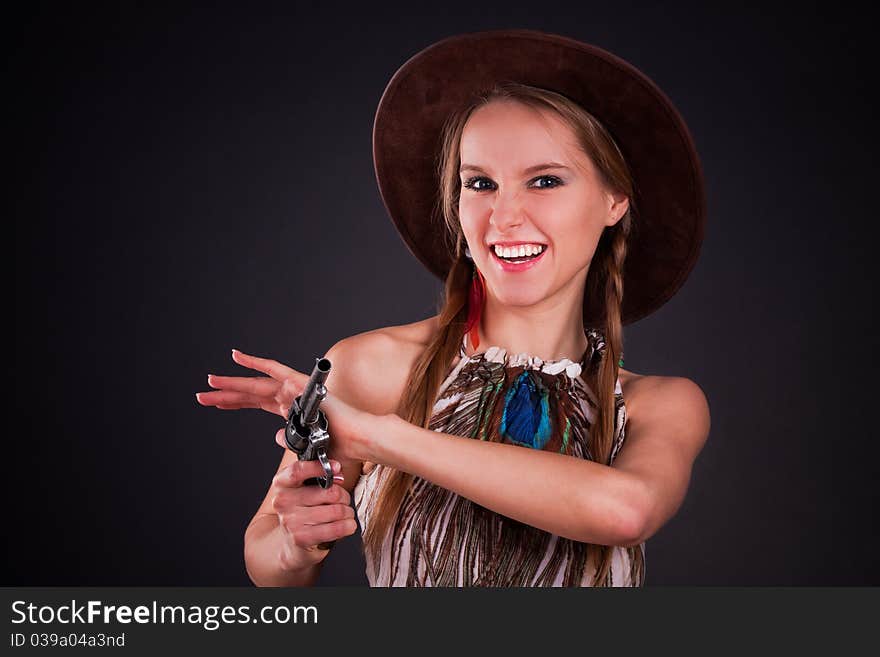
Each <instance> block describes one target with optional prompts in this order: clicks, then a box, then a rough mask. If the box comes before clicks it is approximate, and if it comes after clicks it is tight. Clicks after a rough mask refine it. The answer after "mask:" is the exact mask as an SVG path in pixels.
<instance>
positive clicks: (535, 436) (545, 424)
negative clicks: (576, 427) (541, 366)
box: [500, 370, 552, 449]
mask: <svg viewBox="0 0 880 657" xmlns="http://www.w3.org/2000/svg"><path fill="white" fill-rule="evenodd" d="M549 394H550V391H549V390H548V389H547V388H546V387H545V386H544V385H542V384H541V383H540V381H538V382H537V383H536V381H535V380H534V379H533V378H532V376H531V375H530V374H529V372H528V370H524V371H523V372H522V373H521V374H520V375H519V376H518V377H517V378H516V380H515V381H514V382H513V385H512V386H510V389H509V390H508V391H507V394H506V395H505V397H504V411H503V412H502V414H501V426H500V431H501V435H502V436H505V437H507V438H509V439H510V441H511V442H513V443H515V444H517V445H522V446H524V447H532V448H534V449H543V448H544V445H546V444H547V441H548V440H550V434H551V431H552V427H551V423H550V402H549Z"/></svg>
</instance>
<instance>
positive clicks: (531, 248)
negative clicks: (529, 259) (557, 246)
mask: <svg viewBox="0 0 880 657" xmlns="http://www.w3.org/2000/svg"><path fill="white" fill-rule="evenodd" d="M493 248H494V249H495V255H497V256H498V257H500V258H524V257H526V256H532V255H538V254H540V253H541V252H543V251H544V249H545V248H546V247H544V246H543V245H542V244H520V245H518V246H514V247H509V246H500V245H498V244H496V245H495V246H494V247H493Z"/></svg>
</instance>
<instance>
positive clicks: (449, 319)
mask: <svg viewBox="0 0 880 657" xmlns="http://www.w3.org/2000/svg"><path fill="white" fill-rule="evenodd" d="M498 100H507V101H515V102H519V103H522V104H523V105H525V106H527V107H531V108H535V109H542V110H550V111H552V112H555V113H556V115H557V116H559V117H560V118H561V119H562V120H563V121H565V122H566V124H567V125H569V126H570V127H571V129H572V130H573V132H574V133H575V135H576V136H577V138H578V141H579V144H580V146H581V148H582V149H583V150H584V152H585V153H586V154H587V155H588V156H589V157H590V159H591V160H592V162H593V164H594V165H595V167H596V170H597V172H598V174H599V176H600V179H601V181H602V183H603V184H604V185H605V187H606V188H607V189H609V190H611V191H614V192H619V193H623V194H625V195H626V196H627V197H628V198H629V200H630V204H629V209H628V210H627V212H626V213H625V214H624V216H623V217H621V219H620V220H619V221H618V222H617V223H616V224H615V225H613V226H609V227H607V228H606V229H605V231H604V232H603V234H602V237H601V238H600V240H599V244H598V245H597V248H596V253H595V255H594V256H593V260H592V263H591V266H590V268H589V273H588V275H587V282H586V290H585V295H587V294H592V296H590V297H586V298H593V299H601V298H603V297H604V310H605V312H604V313H601V314H600V315H599V316H600V320H599V322H600V326H598V327H597V328H600V329H601V330H602V331H603V333H604V336H605V350H604V356H603V357H602V359H601V362H600V364H599V366H598V368H596V369H595V371H594V372H592V373H591V372H589V371H588V368H584V371H583V372H582V373H581V377H582V378H583V380H584V382H585V383H586V384H587V385H588V386H591V387H592V390H594V391H596V398H597V400H598V404H597V406H598V407H597V409H596V420H595V422H594V425H593V426H592V427H591V428H590V454H592V455H593V458H594V459H595V460H596V462H598V463H603V464H605V465H610V457H611V450H612V447H613V445H612V442H613V438H614V430H615V394H614V393H615V384H616V381H617V376H618V359H619V357H620V355H621V354H622V353H623V329H622V324H621V319H620V312H621V304H622V302H623V263H624V259H625V257H626V242H627V236H628V235H629V232H630V229H631V225H632V221H633V220H632V214H633V212H634V205H633V195H634V188H633V182H632V177H631V175H630V173H629V169H628V167H627V165H626V162H625V161H624V158H623V155H622V154H621V152H620V150H619V149H618V148H617V145H616V144H615V143H614V140H613V139H612V138H611V136H610V135H609V134H608V132H607V131H606V130H605V128H604V127H603V126H602V125H601V124H600V123H599V122H598V120H596V119H595V118H594V117H593V116H592V115H591V114H589V113H588V112H587V111H586V110H584V109H583V108H582V107H581V106H580V105H578V104H577V103H575V102H573V101H571V100H569V99H568V98H566V97H564V96H562V95H560V94H557V93H555V92H552V91H548V90H545V89H539V88H536V87H531V86H528V85H524V84H519V83H513V82H504V83H499V84H497V85H495V86H494V87H493V88H492V89H490V90H489V91H487V92H486V93H484V94H482V95H481V96H479V97H477V98H476V99H475V101H474V102H473V103H472V104H470V105H468V106H467V107H465V108H463V109H462V110H460V111H459V112H456V113H455V114H453V115H452V116H450V117H449V119H448V120H447V121H446V124H445V126H444V130H443V135H442V146H441V150H440V153H439V158H438V162H437V173H438V175H439V180H440V199H439V204H438V207H437V214H439V215H441V217H442V220H443V221H444V222H445V225H446V228H447V231H446V238H447V240H448V241H447V248H449V250H450V252H451V253H453V254H454V255H453V264H452V267H451V269H450V270H449V273H448V275H447V276H446V282H445V290H444V294H443V296H442V297H441V299H440V302H439V304H438V305H439V322H438V324H439V330H438V331H437V333H436V334H435V335H434V336H433V338H432V339H431V341H430V342H429V344H428V346H427V347H426V348H425V350H424V352H423V353H422V354H421V356H420V357H419V358H418V359H417V360H416V362H415V365H414V366H413V369H412V372H411V373H410V377H409V380H408V383H407V385H406V388H405V392H404V395H403V397H402V399H401V401H400V406H399V407H398V411H397V414H398V415H399V416H400V417H401V418H403V419H405V420H407V421H409V422H411V423H412V424H415V425H418V426H422V427H426V428H427V426H428V423H429V421H430V419H431V414H432V409H433V405H434V401H435V398H436V395H437V393H438V391H439V388H440V385H441V384H442V383H443V381H444V379H445V377H446V376H447V375H448V373H449V368H450V367H451V365H452V362H453V360H454V358H455V357H456V356H458V350H459V346H460V345H461V343H462V339H463V337H464V330H465V321H466V319H467V311H468V308H467V299H468V292H469V289H470V284H471V278H472V272H473V265H472V264H471V262H470V261H469V260H467V259H466V258H465V257H464V246H465V244H464V237H463V233H462V230H461V225H460V222H459V217H458V201H459V194H460V193H461V185H460V181H459V171H458V169H459V166H460V143H461V135H462V132H463V130H464V126H465V124H466V123H467V120H468V118H469V117H470V116H471V114H472V113H473V112H474V111H475V110H476V109H478V108H479V107H481V106H484V105H486V104H488V103H490V102H492V101H498ZM603 289H604V294H603V292H602V291H603ZM592 310H597V309H592ZM591 378H593V380H592V381H591V380H590V379H591ZM412 482H413V475H411V474H408V473H405V472H402V471H399V470H394V471H391V472H389V473H388V476H387V477H386V478H385V480H384V485H383V486H382V488H381V490H380V491H379V493H378V496H377V498H376V501H375V506H374V507H373V511H372V513H371V516H370V523H369V525H368V527H367V528H366V531H365V533H364V549H365V551H369V552H370V554H371V556H372V557H373V558H374V560H375V561H376V562H380V556H381V554H380V553H381V547H382V542H383V539H384V537H385V535H386V533H387V532H388V531H389V530H390V529H391V527H392V525H393V523H394V522H395V520H396V517H397V514H398V511H399V509H400V507H401V504H402V502H403V500H404V499H405V497H406V495H407V494H408V492H409V490H410V487H411V485H412ZM631 554H632V555H633V557H634V559H635V560H636V561H637V563H634V564H633V565H632V569H633V570H634V571H636V570H637V569H638V570H641V568H642V562H641V560H642V555H641V550H638V549H636V550H633V551H631ZM611 556H612V550H611V549H610V547H609V546H603V545H593V544H589V545H588V546H587V557H588V562H589V561H590V559H591V558H592V562H593V563H595V564H596V573H595V576H594V578H593V581H594V584H595V585H598V586H605V585H607V583H608V581H609V574H610V567H611Z"/></svg>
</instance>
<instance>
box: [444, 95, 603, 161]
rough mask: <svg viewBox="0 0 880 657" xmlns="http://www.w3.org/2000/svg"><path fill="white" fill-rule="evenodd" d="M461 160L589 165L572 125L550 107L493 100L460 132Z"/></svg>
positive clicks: (477, 112) (473, 116)
mask: <svg viewBox="0 0 880 657" xmlns="http://www.w3.org/2000/svg"><path fill="white" fill-rule="evenodd" d="M461 161H462V162H468V163H472V164H477V165H479V166H489V167H499V168H500V167H505V168H507V167H510V168H511V169H512V170H521V169H523V168H525V167H528V166H530V165H533V164H536V163H538V162H550V161H556V162H561V163H562V164H567V165H569V166H580V167H584V166H587V167H588V166H589V158H587V156H586V154H585V153H584V152H583V150H582V149H581V147H580V144H579V143H578V141H577V137H576V136H575V134H574V132H573V131H572V129H571V128H570V127H569V126H568V124H567V123H565V122H564V121H563V120H562V119H561V118H560V117H559V116H557V115H556V114H555V113H554V112H552V111H550V110H543V109H538V108H533V107H528V106H525V105H523V104H522V103H517V102H511V101H493V102H491V103H489V104H487V105H484V106H482V107H480V108H479V109H477V110H475V111H474V112H473V113H472V114H471V116H470V117H469V118H468V121H467V123H466V124H465V126H464V130H463V131H462V135H461Z"/></svg>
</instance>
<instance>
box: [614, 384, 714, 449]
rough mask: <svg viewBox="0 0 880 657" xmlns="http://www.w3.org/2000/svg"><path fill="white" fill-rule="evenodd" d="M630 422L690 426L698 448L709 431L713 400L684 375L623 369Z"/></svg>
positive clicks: (690, 431) (625, 400)
mask: <svg viewBox="0 0 880 657" xmlns="http://www.w3.org/2000/svg"><path fill="white" fill-rule="evenodd" d="M620 385H621V388H622V390H623V398H624V402H625V404H626V415H627V424H628V425H633V426H644V425H652V424H662V425H664V426H680V427H682V428H687V429H688V431H687V432H686V433H687V434H688V435H692V436H695V440H696V442H698V443H700V444H699V445H695V447H696V448H697V449H699V447H701V445H702V442H703V441H705V439H706V437H707V436H708V433H709V426H710V422H711V416H710V410H709V402H708V400H707V398H706V395H705V393H704V392H703V390H702V388H700V386H699V385H698V384H697V383H696V382H694V381H693V380H691V379H688V378H686V377H682V376H655V375H642V374H636V373H634V372H624V370H621V371H620Z"/></svg>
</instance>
